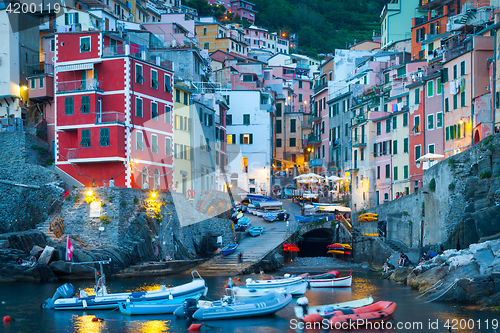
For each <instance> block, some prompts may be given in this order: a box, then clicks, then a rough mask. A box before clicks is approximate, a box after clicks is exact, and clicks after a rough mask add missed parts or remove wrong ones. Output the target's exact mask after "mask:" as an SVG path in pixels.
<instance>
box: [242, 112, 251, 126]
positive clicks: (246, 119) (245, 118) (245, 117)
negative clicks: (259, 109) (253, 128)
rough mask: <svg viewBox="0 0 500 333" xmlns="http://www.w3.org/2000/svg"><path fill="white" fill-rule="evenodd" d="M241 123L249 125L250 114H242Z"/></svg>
mask: <svg viewBox="0 0 500 333" xmlns="http://www.w3.org/2000/svg"><path fill="white" fill-rule="evenodd" d="M243 125H250V115H249V114H244V115H243Z"/></svg>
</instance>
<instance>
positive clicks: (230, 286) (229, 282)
mask: <svg viewBox="0 0 500 333" xmlns="http://www.w3.org/2000/svg"><path fill="white" fill-rule="evenodd" d="M227 287H228V288H230V289H233V287H234V282H233V280H232V279H231V278H229V281H228V282H227Z"/></svg>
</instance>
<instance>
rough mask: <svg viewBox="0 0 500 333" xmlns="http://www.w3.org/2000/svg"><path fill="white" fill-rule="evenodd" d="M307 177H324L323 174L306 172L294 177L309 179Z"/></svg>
mask: <svg viewBox="0 0 500 333" xmlns="http://www.w3.org/2000/svg"><path fill="white" fill-rule="evenodd" d="M307 178H317V179H324V177H323V176H320V175H317V174H315V173H304V174H302V175H298V176H297V177H294V178H293V179H307Z"/></svg>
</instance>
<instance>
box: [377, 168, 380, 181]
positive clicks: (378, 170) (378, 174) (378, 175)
mask: <svg viewBox="0 0 500 333" xmlns="http://www.w3.org/2000/svg"><path fill="white" fill-rule="evenodd" d="M377 179H380V165H377Z"/></svg>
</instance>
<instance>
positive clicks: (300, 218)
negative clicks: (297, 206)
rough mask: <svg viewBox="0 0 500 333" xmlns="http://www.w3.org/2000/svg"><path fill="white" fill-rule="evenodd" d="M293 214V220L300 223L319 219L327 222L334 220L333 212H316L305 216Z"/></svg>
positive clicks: (318, 220)
mask: <svg viewBox="0 0 500 333" xmlns="http://www.w3.org/2000/svg"><path fill="white" fill-rule="evenodd" d="M294 216H295V221H297V222H300V223H309V222H320V221H325V222H328V221H334V220H335V214H317V215H306V216H299V215H294Z"/></svg>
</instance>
